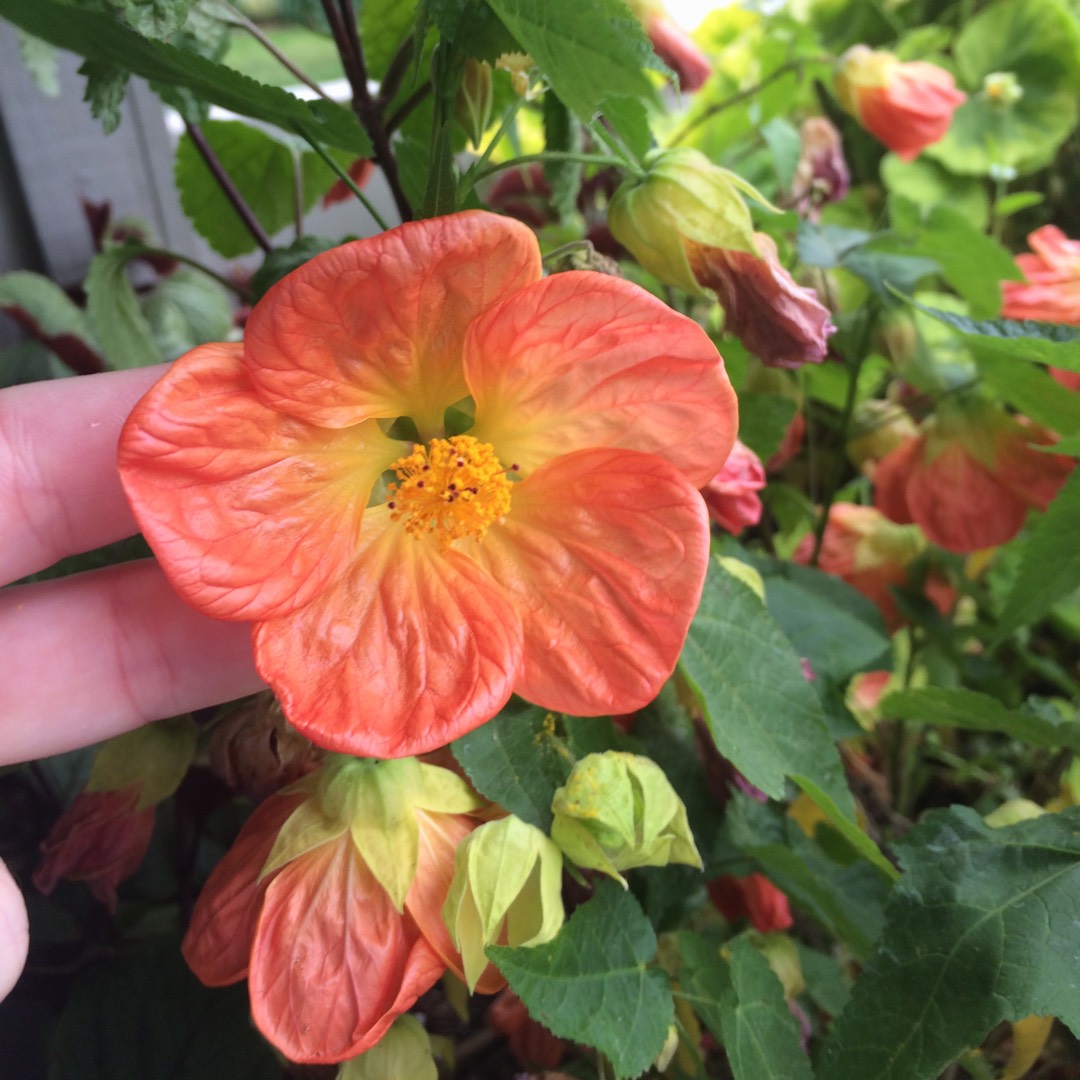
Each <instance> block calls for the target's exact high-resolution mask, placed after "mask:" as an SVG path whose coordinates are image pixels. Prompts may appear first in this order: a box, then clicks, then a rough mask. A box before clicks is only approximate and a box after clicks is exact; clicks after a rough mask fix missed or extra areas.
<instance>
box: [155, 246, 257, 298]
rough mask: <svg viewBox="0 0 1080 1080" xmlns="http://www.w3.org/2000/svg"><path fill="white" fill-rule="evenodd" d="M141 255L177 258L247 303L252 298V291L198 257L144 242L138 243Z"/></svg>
mask: <svg viewBox="0 0 1080 1080" xmlns="http://www.w3.org/2000/svg"><path fill="white" fill-rule="evenodd" d="M137 254H139V255H150V256H161V257H163V258H167V259H175V260H176V261H177V262H180V263H183V264H184V265H185V266H190V267H191V268H192V270H198V271H199V273H200V274H205V275H206V276H207V277H208V278H212V279H213V280H214V281H216V282H217V283H218V284H219V285H221V286H222V287H223V288H226V289H228V290H229V291H230V292H233V293H236V295H237V296H238V297H239V298H240V299H241V300H242V301H243V302H244V303H245V304H246V303H248V302H249V301H250V300H251V293H250V292H249V291H248V290H247V289H245V288H244V287H243V286H241V285H237V283H236V282H235V281H230V280H229V278H227V277H226V276H225V275H224V274H219V273H218V272H217V271H216V270H211V269H210V267H209V266H207V265H206V264H205V263H201V262H199V260H198V259H191V258H189V257H188V256H187V255H181V254H180V253H179V252H178V251H169V249H168V248H159V247H147V246H146V245H144V244H139V245H138V252H137Z"/></svg>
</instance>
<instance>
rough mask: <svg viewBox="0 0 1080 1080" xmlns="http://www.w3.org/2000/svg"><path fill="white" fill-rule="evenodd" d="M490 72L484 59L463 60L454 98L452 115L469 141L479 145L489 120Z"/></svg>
mask: <svg viewBox="0 0 1080 1080" xmlns="http://www.w3.org/2000/svg"><path fill="white" fill-rule="evenodd" d="M491 101H492V72H491V65H490V64H489V63H487V61H486V60H474V59H473V58H472V57H468V58H467V59H466V60H465V74H464V76H463V78H462V80H461V86H460V87H458V92H457V97H456V98H455V100H454V116H455V117H456V118H457V122H458V123H459V124H460V125H461V126H462V128H464V130H465V134H466V135H467V136H468V137H469V142H471V143H472V144H473V146H479V145H480V140H481V139H482V138H483V137H484V132H485V131H487V127H488V124H489V123H490V122H491Z"/></svg>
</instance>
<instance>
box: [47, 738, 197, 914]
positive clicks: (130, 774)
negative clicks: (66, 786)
mask: <svg viewBox="0 0 1080 1080" xmlns="http://www.w3.org/2000/svg"><path fill="white" fill-rule="evenodd" d="M194 753H195V729H194V727H193V726H192V724H191V723H190V721H188V720H186V719H178V720H162V721H159V722H158V723H156V724H149V725H147V726H146V727H143V728H139V729H137V730H135V731H129V732H127V733H125V734H123V735H118V736H116V738H113V739H109V740H108V741H106V742H105V743H103V744H102V745H101V747H100V748H99V749H98V751H97V753H96V754H95V755H94V763H93V765H92V766H91V768H90V776H89V778H88V780H87V782H86V788H85V789H84V790H83V791H81V792H79V794H78V795H76V796H75V798H74V800H73V801H72V803H71V805H70V806H68V808H67V809H66V810H65V811H64V812H63V813H62V814H61V815H60V817H59V818H58V819H57V820H56V821H55V822H54V823H53V826H52V828H51V829H50V830H49V835H48V836H46V837H45V839H44V840H43V841H42V843H41V852H42V855H43V856H44V857H43V859H42V861H41V865H40V866H38V868H37V869H36V870H35V871H34V875H33V881H34V884H35V885H36V886H37V887H38V889H39V890H40V891H41V892H43V893H45V894H46V895H48V894H49V893H51V892H52V891H53V889H54V888H56V885H57V883H58V882H59V881H60V879H61V878H67V879H68V880H70V881H84V882H86V883H87V884H88V885H89V887H90V892H91V893H92V894H93V895H94V896H95V897H96V898H97V899H98V900H100V901H101V903H103V904H104V905H105V906H106V907H107V908H108V909H109V911H110V912H115V911H116V905H117V899H118V897H117V889H118V888H119V887H120V883H121V882H123V881H125V880H126V879H127V878H129V877H131V875H132V874H134V873H135V871H136V870H138V868H139V865H140V864H141V863H142V861H143V858H144V857H145V856H146V852H147V850H148V849H149V847H150V840H151V838H152V836H153V833H154V808H155V806H156V805H157V804H158V803H159V802H162V801H163V800H164V799H167V798H168V797H169V796H170V795H172V794H173V792H174V791H175V790H176V789H177V787H178V786H179V785H180V782H181V781H182V780H183V778H184V776H185V775H186V774H187V770H188V766H189V765H190V764H191V759H192V757H193V756H194Z"/></svg>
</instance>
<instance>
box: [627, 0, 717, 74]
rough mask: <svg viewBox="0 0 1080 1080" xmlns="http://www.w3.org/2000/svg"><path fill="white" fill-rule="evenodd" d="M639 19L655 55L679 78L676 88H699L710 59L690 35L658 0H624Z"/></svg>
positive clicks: (708, 67)
mask: <svg viewBox="0 0 1080 1080" xmlns="http://www.w3.org/2000/svg"><path fill="white" fill-rule="evenodd" d="M628 2H629V4H630V10H631V11H632V12H633V13H634V14H635V15H636V16H637V17H638V19H640V20H641V24H642V26H644V27H645V33H646V34H648V35H649V41H650V42H651V43H652V47H653V49H654V50H655V52H656V55H657V56H659V57H660V59H661V60H663V61H664V63H665V64H667V66H668V67H669V68H671V70H672V71H674V72H675V74H676V76H678V79H679V89H680V90H683V91H689V92H692V91H694V90H700V89H701V88H702V87H703V86H704V85H705V83H706V82H707V81H708V78H709V76H710V75H711V74H712V63H711V62H710V61H709V58H708V57H707V56H706V55H705V54H704V53H703V52H702V51H701V49H699V48H698V46H697V45H696V44H695V42H694V39H693V38H692V37H691V36H690V35H689V34H688V33H686V31H685V30H683V29H682V27H681V26H679V24H678V23H677V22H676V21H675V20H674V19H673V18H672V17H671V16H670V15H669V14H668V13H667V11H666V10H665V8H664V5H663V4H662V3H660V0H628Z"/></svg>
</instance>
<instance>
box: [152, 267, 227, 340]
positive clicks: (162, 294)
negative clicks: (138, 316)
mask: <svg viewBox="0 0 1080 1080" xmlns="http://www.w3.org/2000/svg"><path fill="white" fill-rule="evenodd" d="M142 312H143V315H144V316H146V321H147V322H148V323H149V324H150V329H151V332H152V333H153V335H154V340H155V341H156V342H157V348H158V352H159V353H160V354H161V356H162V358H163V359H165V360H174V359H176V357H178V356H181V355H182V354H183V353H186V352H187V351H188V350H189V349H193V348H195V346H196V345H204V344H205V343H206V342H209V341H223V340H224V339H225V338H226V337H227V336H228V334H229V331H230V330H231V329H232V304H231V303H230V301H229V297H228V295H227V294H226V292H225V290H224V288H223V287H222V286H221V285H219V284H218V283H217V282H216V281H213V280H211V279H210V278H209V277H207V276H206V275H205V274H203V273H200V272H199V271H198V270H194V269H192V268H191V267H189V266H181V267H180V268H179V269H177V270H174V271H173V272H172V273H171V274H170V275H169V276H168V277H166V278H163V279H162V280H161V281H160V282H158V284H157V285H156V286H155V288H154V289H153V290H152V291H151V292H150V293H149V294H148V295H146V296H145V297H143V299H142Z"/></svg>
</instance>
